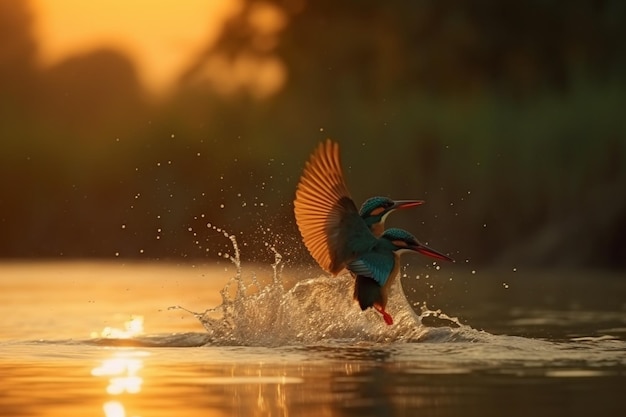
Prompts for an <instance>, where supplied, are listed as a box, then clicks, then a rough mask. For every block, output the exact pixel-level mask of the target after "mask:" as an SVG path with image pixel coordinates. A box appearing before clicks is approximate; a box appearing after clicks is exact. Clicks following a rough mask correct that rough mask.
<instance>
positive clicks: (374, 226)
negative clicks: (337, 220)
mask: <svg viewBox="0 0 626 417" xmlns="http://www.w3.org/2000/svg"><path fill="white" fill-rule="evenodd" d="M421 204H424V201H423V200H392V199H390V198H387V197H372V198H368V199H367V200H365V202H364V203H363V204H362V205H361V208H360V209H359V215H360V216H361V218H362V219H363V220H365V224H367V227H369V229H370V230H371V231H372V232H373V233H374V234H375V235H376V236H380V235H381V234H382V232H383V229H384V228H385V219H386V218H387V216H388V215H389V214H390V213H391V212H392V211H394V210H398V209H403V208H409V207H415V206H419V205H421Z"/></svg>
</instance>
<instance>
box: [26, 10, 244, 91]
mask: <svg viewBox="0 0 626 417" xmlns="http://www.w3.org/2000/svg"><path fill="white" fill-rule="evenodd" d="M31 2H32V7H33V14H34V18H35V30H36V31H37V39H38V42H39V56H40V60H41V63H42V65H44V66H49V65H53V64H55V63H57V62H59V61H61V60H63V59H64V58H66V57H68V56H70V55H74V54H78V53H81V52H87V51H89V50H92V49H95V48H97V47H107V46H108V47H114V48H116V49H118V50H120V51H123V52H124V53H126V55H127V56H129V57H130V58H131V59H133V61H134V62H135V64H136V66H137V69H138V71H139V73H140V76H141V78H142V81H143V82H144V85H145V86H146V87H147V88H148V89H150V90H151V91H152V92H155V93H159V92H162V91H164V90H167V88H168V87H169V86H170V84H171V82H172V81H173V79H174V78H175V77H176V75H178V74H179V73H180V71H181V69H182V68H184V67H185V66H186V65H188V64H189V62H190V61H191V60H192V59H193V57H194V56H195V55H196V54H197V53H198V51H199V50H201V49H202V48H206V46H207V45H209V44H210V42H211V41H214V40H215V39H216V37H217V35H218V34H219V32H220V29H221V27H222V22H223V21H224V20H225V18H227V17H228V16H230V15H232V14H233V13H236V12H237V11H238V10H239V8H240V7H241V5H242V2H241V1H239V0H183V1H181V0H132V1H128V0H91V1H84V0H31Z"/></svg>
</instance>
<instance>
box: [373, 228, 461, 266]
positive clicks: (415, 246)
mask: <svg viewBox="0 0 626 417" xmlns="http://www.w3.org/2000/svg"><path fill="white" fill-rule="evenodd" d="M380 237H381V239H384V240H386V241H388V242H389V243H390V244H391V246H393V251H394V252H396V253H398V254H400V253H402V252H409V251H410V252H419V253H421V254H422V255H426V256H430V257H431V258H436V259H442V260H445V261H450V262H454V260H453V259H452V258H450V257H449V256H447V255H444V254H443V253H441V252H439V251H436V250H435V249H432V248H429V247H428V246H426V245H424V244H423V243H420V242H419V241H418V240H417V239H416V238H415V236H413V235H412V234H410V233H409V232H407V231H406V230H402V229H395V228H391V229H387V230H385V232H384V233H383V234H382V235H381V236H380Z"/></svg>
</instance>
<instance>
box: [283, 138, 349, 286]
mask: <svg viewBox="0 0 626 417" xmlns="http://www.w3.org/2000/svg"><path fill="white" fill-rule="evenodd" d="M294 213H295V216H296V223H297V225H298V229H300V234H301V235H302V240H303V241H304V245H305V246H306V247H307V249H308V250H309V252H310V253H311V256H313V258H314V259H315V260H316V261H317V263H318V264H319V265H320V266H321V267H322V269H324V270H325V271H327V272H330V273H332V274H334V275H336V274H338V273H339V272H340V271H341V270H342V269H343V268H344V267H345V264H346V262H347V261H348V259H346V255H343V253H344V248H343V247H342V246H344V245H343V243H344V242H343V241H342V239H340V237H341V236H340V235H341V234H342V226H343V225H344V224H345V219H346V217H354V216H356V217H358V210H357V208H356V205H355V204H354V201H352V198H350V193H349V192H348V188H347V187H346V183H345V180H344V177H343V172H342V170H341V160H340V158H339V144H337V143H334V142H332V141H331V140H330V139H328V140H326V142H323V143H320V145H319V146H318V147H317V149H316V150H315V152H313V154H312V155H311V158H310V159H309V161H308V162H307V163H306V165H305V168H304V172H303V174H302V176H301V177H300V182H299V183H298V187H297V189H296V199H295V201H294Z"/></svg>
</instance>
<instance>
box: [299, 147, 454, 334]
mask: <svg viewBox="0 0 626 417" xmlns="http://www.w3.org/2000/svg"><path fill="white" fill-rule="evenodd" d="M421 204H423V201H422V200H395V201H394V200H391V199H389V198H387V197H372V198H369V199H367V200H366V201H365V202H364V203H363V205H362V206H361V208H360V209H357V207H356V204H355V203H354V200H352V198H351V197H350V193H349V192H348V188H347V186H346V182H345V179H344V175H343V170H342V168H341V160H340V155H339V144H337V143H335V142H333V141H331V140H330V139H329V140H327V141H326V142H323V143H321V144H320V145H319V146H318V147H317V149H316V150H315V151H314V152H313V154H312V155H311V157H310V159H309V161H308V162H307V163H306V166H305V168H304V172H303V174H302V176H301V177H300V181H299V183H298V186H297V189H296V198H295V200H294V214H295V217H296V223H297V225H298V229H299V230H300V234H301V235H302V240H303V242H304V245H305V246H306V248H307V249H308V250H309V252H310V254H311V256H312V257H313V258H314V259H315V260H316V261H317V263H318V264H319V265H320V267H321V268H322V269H324V270H325V271H326V272H329V273H331V274H333V275H337V274H339V273H340V272H341V271H342V270H343V269H347V270H348V271H350V273H351V274H352V276H353V277H354V279H355V287H354V298H355V299H356V300H357V301H358V302H359V306H360V307H361V309H362V310H365V309H367V308H369V307H373V308H374V309H376V310H377V311H378V312H380V313H381V314H382V315H383V318H384V320H385V322H386V323H387V324H392V323H393V319H392V317H391V315H389V313H388V312H387V311H386V310H385V308H386V305H387V297H388V289H389V288H390V285H391V283H392V282H393V280H394V279H395V277H396V275H397V273H398V270H399V266H400V262H399V260H400V255H401V254H402V253H405V252H418V253H421V254H424V255H427V256H430V257H433V258H437V259H442V260H447V261H452V259H451V258H450V257H448V256H446V255H444V254H442V253H440V252H438V251H436V250H434V249H432V248H429V247H428V246H426V245H424V244H422V243H420V242H419V241H418V240H417V239H416V238H415V237H414V236H413V235H411V234H410V233H409V232H407V231H405V230H402V229H388V230H384V223H385V219H386V218H387V216H388V215H389V214H390V213H391V212H393V211H394V210H397V209H403V208H409V207H415V206H419V205H421Z"/></svg>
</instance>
